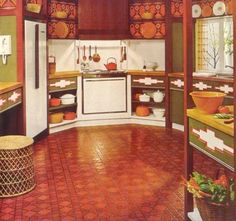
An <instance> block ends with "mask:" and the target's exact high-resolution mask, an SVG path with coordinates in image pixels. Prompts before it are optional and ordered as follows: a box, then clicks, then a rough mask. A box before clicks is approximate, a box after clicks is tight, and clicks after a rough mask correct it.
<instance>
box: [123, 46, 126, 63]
mask: <svg viewBox="0 0 236 221" xmlns="http://www.w3.org/2000/svg"><path fill="white" fill-rule="evenodd" d="M126 60H127V54H126V46H124V54H123V61H126Z"/></svg>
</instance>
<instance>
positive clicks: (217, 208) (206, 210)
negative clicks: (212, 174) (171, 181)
mask: <svg viewBox="0 0 236 221" xmlns="http://www.w3.org/2000/svg"><path fill="white" fill-rule="evenodd" d="M184 185H185V186H186V187H187V190H188V191H189V192H190V193H192V194H193V197H194V199H195V202H196V205H197V208H198V210H199V213H200V215H201V217H202V220H203V221H225V220H227V221H231V220H233V202H234V182H233V179H229V178H228V177H227V176H226V175H225V174H222V175H221V176H218V178H217V179H215V180H213V179H211V178H208V177H206V176H205V175H203V174H200V173H198V172H193V173H192V175H191V177H190V179H189V180H188V181H187V180H184Z"/></svg>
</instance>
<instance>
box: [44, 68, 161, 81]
mask: <svg viewBox="0 0 236 221" xmlns="http://www.w3.org/2000/svg"><path fill="white" fill-rule="evenodd" d="M126 73H127V74H128V75H144V76H145V75H147V76H164V75H165V71H142V70H128V71H127V72H126ZM77 76H82V73H81V72H80V71H61V72H56V73H55V74H50V75H49V79H56V78H66V77H77Z"/></svg>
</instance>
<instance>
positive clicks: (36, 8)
mask: <svg viewBox="0 0 236 221" xmlns="http://www.w3.org/2000/svg"><path fill="white" fill-rule="evenodd" d="M41 7H42V5H40V4H35V3H28V4H27V5H26V10H27V11H30V12H34V13H38V14H39V13H40V11H41Z"/></svg>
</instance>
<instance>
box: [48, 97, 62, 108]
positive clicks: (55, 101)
mask: <svg viewBox="0 0 236 221" xmlns="http://www.w3.org/2000/svg"><path fill="white" fill-rule="evenodd" d="M60 104H61V99H59V98H55V97H54V98H51V99H50V100H49V105H50V107H56V106H59V105H60Z"/></svg>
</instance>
